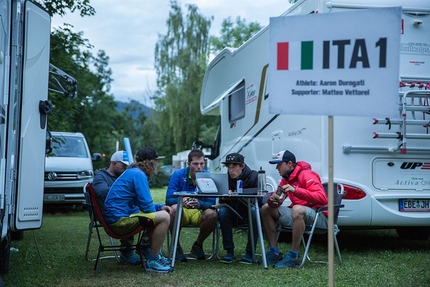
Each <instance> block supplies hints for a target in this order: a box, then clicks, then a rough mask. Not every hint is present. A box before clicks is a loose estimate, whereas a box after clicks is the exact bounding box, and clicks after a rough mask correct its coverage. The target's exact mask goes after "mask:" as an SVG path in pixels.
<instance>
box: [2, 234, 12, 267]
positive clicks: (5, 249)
mask: <svg viewBox="0 0 430 287" xmlns="http://www.w3.org/2000/svg"><path fill="white" fill-rule="evenodd" d="M9 258H10V231H8V233H7V235H6V237H5V238H4V239H3V240H2V241H1V243H0V274H6V273H7V272H8V271H9Z"/></svg>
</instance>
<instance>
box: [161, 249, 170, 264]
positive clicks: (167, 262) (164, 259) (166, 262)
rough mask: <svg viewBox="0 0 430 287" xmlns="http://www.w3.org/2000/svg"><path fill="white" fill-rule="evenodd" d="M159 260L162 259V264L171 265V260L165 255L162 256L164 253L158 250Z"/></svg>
mask: <svg viewBox="0 0 430 287" xmlns="http://www.w3.org/2000/svg"><path fill="white" fill-rule="evenodd" d="M160 260H161V261H163V263H164V264H166V265H171V264H172V261H171V260H170V259H168V258H166V257H164V255H163V254H162V253H161V252H160Z"/></svg>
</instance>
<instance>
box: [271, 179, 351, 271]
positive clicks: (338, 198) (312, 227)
mask: <svg viewBox="0 0 430 287" xmlns="http://www.w3.org/2000/svg"><path fill="white" fill-rule="evenodd" d="M327 185H328V184H327V183H325V184H323V186H324V190H325V192H326V194H328V186H327ZM333 193H334V194H333V195H334V196H333V208H334V210H333V216H334V218H333V222H334V229H333V233H334V246H335V248H336V252H337V256H338V259H339V264H342V257H341V255H340V250H339V245H338V243H337V238H336V235H337V234H338V233H339V231H340V230H339V228H338V226H337V218H338V216H339V209H340V208H342V207H344V205H343V204H341V202H342V197H343V195H344V194H345V191H344V188H343V185H342V184H340V183H335V184H334V186H333ZM324 210H328V206H323V207H320V208H319V209H318V210H317V215H316V216H315V220H314V222H313V224H307V225H306V228H305V232H304V234H307V235H308V240H307V241H306V240H305V237H304V236H302V244H303V246H304V248H305V252H304V254H303V258H302V262H301V263H300V265H299V267H302V266H303V264H304V263H305V261H306V259H307V260H309V262H313V263H325V264H327V263H328V262H326V261H312V260H311V259H310V257H309V254H308V252H309V247H310V246H311V240H312V236H313V235H314V234H326V233H328V227H322V226H317V224H316V223H317V220H318V217H319V216H325V215H324V214H323V211H324ZM280 232H290V233H291V232H292V227H291V226H279V227H278V232H277V237H278V238H279V234H280ZM304 234H303V235H304Z"/></svg>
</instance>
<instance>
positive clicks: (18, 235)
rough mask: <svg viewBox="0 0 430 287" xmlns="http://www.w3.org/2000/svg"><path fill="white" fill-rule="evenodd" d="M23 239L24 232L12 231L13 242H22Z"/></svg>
mask: <svg viewBox="0 0 430 287" xmlns="http://www.w3.org/2000/svg"><path fill="white" fill-rule="evenodd" d="M23 238H24V230H20V231H12V233H11V239H12V240H22V239H23Z"/></svg>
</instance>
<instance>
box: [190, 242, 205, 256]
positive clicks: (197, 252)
mask: <svg viewBox="0 0 430 287" xmlns="http://www.w3.org/2000/svg"><path fill="white" fill-rule="evenodd" d="M191 254H192V255H194V256H195V257H196V258H197V259H199V260H206V255H205V252H204V251H203V246H199V245H197V244H195V243H194V244H193V247H191Z"/></svg>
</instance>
